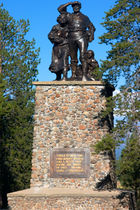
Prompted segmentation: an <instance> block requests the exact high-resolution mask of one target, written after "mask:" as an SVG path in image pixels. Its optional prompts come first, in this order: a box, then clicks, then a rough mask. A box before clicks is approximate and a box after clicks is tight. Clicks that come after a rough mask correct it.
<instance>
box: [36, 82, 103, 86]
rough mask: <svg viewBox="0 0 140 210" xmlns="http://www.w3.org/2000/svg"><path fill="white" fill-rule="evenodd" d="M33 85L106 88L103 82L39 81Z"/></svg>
mask: <svg viewBox="0 0 140 210" xmlns="http://www.w3.org/2000/svg"><path fill="white" fill-rule="evenodd" d="M32 84H33V85H36V86H55V85H57V86H63V85H96V86H97V85H99V86H105V84H104V83H103V82H101V81H51V82H50V81H49V82H48V81H47V82H46V81H42V82H40V81H37V82H33V83H32Z"/></svg>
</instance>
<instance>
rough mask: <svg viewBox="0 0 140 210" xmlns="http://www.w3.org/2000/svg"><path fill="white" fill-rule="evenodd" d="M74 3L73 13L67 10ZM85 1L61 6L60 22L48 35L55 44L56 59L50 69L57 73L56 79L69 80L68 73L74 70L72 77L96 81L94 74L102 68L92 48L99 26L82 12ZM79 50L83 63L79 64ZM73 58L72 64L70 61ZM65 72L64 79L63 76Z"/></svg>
mask: <svg viewBox="0 0 140 210" xmlns="http://www.w3.org/2000/svg"><path fill="white" fill-rule="evenodd" d="M70 5H71V6H72V8H73V13H72V14H71V13H69V12H67V7H68V6H70ZM80 9H81V3H80V2H78V1H74V2H68V3H66V4H63V5H61V6H60V7H59V8H58V11H59V12H60V15H59V17H58V18H57V22H58V24H57V25H55V26H53V28H52V30H51V31H50V33H49V34H48V38H49V40H50V41H51V42H52V43H53V50H52V62H51V65H50V67H49V70H50V71H51V72H53V73H55V74H56V80H68V78H67V72H68V70H70V68H71V70H72V77H71V78H70V80H82V81H89V80H94V78H93V77H92V75H91V73H92V72H93V71H94V69H95V68H97V67H99V66H98V63H97V61H96V60H95V59H94V52H93V51H92V50H88V44H89V42H92V41H93V40H94V32H95V27H94V25H93V24H92V23H91V21H90V20H89V18H88V17H87V16H86V15H83V14H82V13H81V12H80ZM78 51H79V53H80V62H81V64H80V65H78ZM69 57H70V64H69ZM62 74H63V78H62Z"/></svg>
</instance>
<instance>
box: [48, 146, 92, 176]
mask: <svg viewBox="0 0 140 210" xmlns="http://www.w3.org/2000/svg"><path fill="white" fill-rule="evenodd" d="M89 171H90V153H89V150H88V149H87V148H85V149H52V150H51V154H50V176H51V177H54V178H55V177H65V178H67V177H68V178H71V177H75V178H86V177H89Z"/></svg>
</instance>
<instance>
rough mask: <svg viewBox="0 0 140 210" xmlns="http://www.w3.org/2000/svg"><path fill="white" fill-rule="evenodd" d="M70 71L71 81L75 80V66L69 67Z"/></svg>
mask: <svg viewBox="0 0 140 210" xmlns="http://www.w3.org/2000/svg"><path fill="white" fill-rule="evenodd" d="M71 69H72V77H71V80H76V70H77V65H73V64H72V65H71Z"/></svg>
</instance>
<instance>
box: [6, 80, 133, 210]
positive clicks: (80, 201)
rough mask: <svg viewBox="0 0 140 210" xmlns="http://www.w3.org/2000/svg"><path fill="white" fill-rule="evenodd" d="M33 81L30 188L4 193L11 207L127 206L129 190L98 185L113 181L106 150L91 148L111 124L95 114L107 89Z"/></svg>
mask: <svg viewBox="0 0 140 210" xmlns="http://www.w3.org/2000/svg"><path fill="white" fill-rule="evenodd" d="M34 84H35V85H36V95H35V96H36V102H35V114H34V119H35V123H34V140H33V152H32V175H31V186H30V187H31V188H30V189H27V190H24V191H19V192H15V193H10V194H9V195H8V200H9V205H10V206H11V208H12V210H15V209H16V210H18V209H20V210H22V209H23V210H24V209H42V210H45V209H57V210H58V209H62V210H63V209H65V210H71V209H85V210H87V209H95V210H96V209H97V210H99V209H104V210H105V209H106V210H110V209H114V210H115V209H116V210H117V209H118V210H119V209H120V210H121V209H130V208H129V207H130V203H131V206H132V202H131V198H130V197H131V193H128V192H124V194H123V197H122V196H121V195H122V192H120V191H117V190H115V191H111V192H108V191H101V192H98V191H97V190H98V186H101V189H102V188H103V189H109V188H110V187H112V186H115V180H113V179H112V178H111V174H112V163H111V158H110V156H109V155H108V154H107V153H102V154H98V155H97V154H96V153H95V151H94V145H95V144H96V143H97V142H98V141H100V140H101V139H102V137H103V136H104V135H105V134H107V133H108V132H109V131H110V127H111V126H112V123H111V124H110V123H109V122H108V120H107V119H101V117H100V114H101V111H102V110H104V109H105V106H106V96H109V95H111V94H112V90H111V89H110V90H108V89H106V87H105V85H104V84H103V83H102V82H99V81H89V82H81V81H69V82H68V81H66V82H56V81H53V82H35V83H34ZM110 116H111V115H110ZM112 120H113V118H112ZM122 201H123V202H122ZM132 209H133V208H132Z"/></svg>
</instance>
